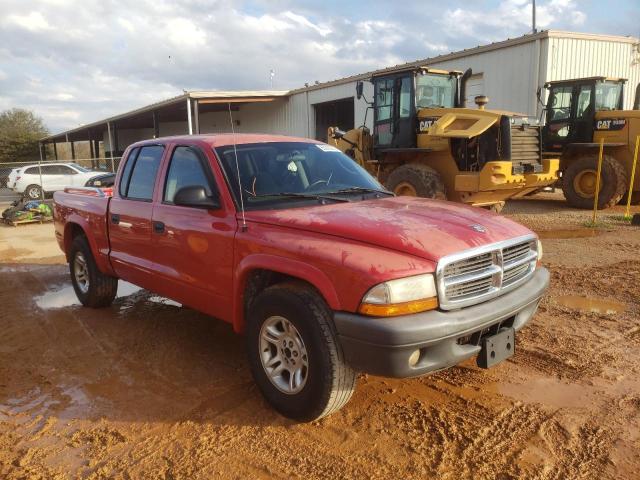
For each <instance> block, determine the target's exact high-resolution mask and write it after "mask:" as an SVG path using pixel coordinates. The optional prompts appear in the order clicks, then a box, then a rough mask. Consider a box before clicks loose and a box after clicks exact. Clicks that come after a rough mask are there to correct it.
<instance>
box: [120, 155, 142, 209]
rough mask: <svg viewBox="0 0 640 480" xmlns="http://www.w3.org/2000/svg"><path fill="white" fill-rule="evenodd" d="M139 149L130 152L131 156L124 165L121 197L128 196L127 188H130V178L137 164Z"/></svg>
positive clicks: (121, 179)
mask: <svg viewBox="0 0 640 480" xmlns="http://www.w3.org/2000/svg"><path fill="white" fill-rule="evenodd" d="M139 151H140V149H139V148H134V149H133V150H131V151H130V152H129V156H128V157H127V161H126V162H125V164H124V170H123V171H122V177H121V178H120V188H119V191H120V196H121V197H126V196H127V187H128V186H129V178H130V177H131V169H132V168H133V164H134V163H136V157H137V156H138V152H139Z"/></svg>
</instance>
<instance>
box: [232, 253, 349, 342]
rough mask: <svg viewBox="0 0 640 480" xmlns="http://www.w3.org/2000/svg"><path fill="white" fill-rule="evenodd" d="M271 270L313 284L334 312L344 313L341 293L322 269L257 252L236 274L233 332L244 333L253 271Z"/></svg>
mask: <svg viewBox="0 0 640 480" xmlns="http://www.w3.org/2000/svg"><path fill="white" fill-rule="evenodd" d="M258 269H260V270H271V271H273V272H278V273H282V274H285V275H289V276H291V277H295V278H299V279H300V280H304V281H305V282H307V283H309V284H311V285H313V286H314V287H315V288H316V289H317V290H318V292H320V295H322V297H323V298H324V300H325V301H326V302H327V304H328V305H329V307H330V308H331V309H332V310H341V304H340V300H339V298H338V294H337V292H336V290H335V288H334V286H333V283H332V282H331V280H330V279H329V277H328V276H327V275H326V274H325V273H324V272H322V271H321V270H320V269H318V268H316V267H314V266H312V265H309V264H308V263H304V262H300V261H298V260H293V259H291V258H286V257H280V256H277V255H270V254H262V253H257V254H253V255H249V256H247V257H244V258H243V259H242V260H241V261H240V263H239V264H238V267H237V268H236V272H235V275H234V286H233V329H234V331H235V332H237V333H241V332H243V331H244V325H245V318H244V308H243V305H244V290H245V285H246V280H247V277H248V274H249V273H250V272H251V271H253V270H258Z"/></svg>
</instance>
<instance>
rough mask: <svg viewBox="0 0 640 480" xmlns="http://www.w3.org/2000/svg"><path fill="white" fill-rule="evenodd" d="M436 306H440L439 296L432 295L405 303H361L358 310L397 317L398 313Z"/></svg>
mask: <svg viewBox="0 0 640 480" xmlns="http://www.w3.org/2000/svg"><path fill="white" fill-rule="evenodd" d="M436 308H438V298H437V297H432V298H425V299H422V300H413V301H411V302H404V303H390V304H375V303H361V304H360V307H359V308H358V312H360V313H362V314H363V315H369V316H371V317H397V316H398V315H408V314H411V313H420V312H424V311H426V310H433V309H436Z"/></svg>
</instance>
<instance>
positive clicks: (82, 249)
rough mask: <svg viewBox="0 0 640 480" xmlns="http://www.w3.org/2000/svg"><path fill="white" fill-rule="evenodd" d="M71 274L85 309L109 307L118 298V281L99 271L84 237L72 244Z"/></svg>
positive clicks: (78, 237)
mask: <svg viewBox="0 0 640 480" xmlns="http://www.w3.org/2000/svg"><path fill="white" fill-rule="evenodd" d="M69 273H71V283H72V284H73V289H74V290H75V292H76V296H77V297H78V300H80V303H82V305H84V306H85V307H91V308H101V307H108V306H109V305H111V303H112V302H113V299H114V298H116V293H117V292H118V279H117V278H115V277H111V276H109V275H105V274H104V273H102V272H101V271H100V270H99V269H98V266H97V265H96V261H95V259H94V258H93V253H92V252H91V247H90V246H89V242H88V241H87V238H86V237H85V236H84V235H78V236H77V237H76V238H74V239H73V242H72V244H71V249H70V251H69Z"/></svg>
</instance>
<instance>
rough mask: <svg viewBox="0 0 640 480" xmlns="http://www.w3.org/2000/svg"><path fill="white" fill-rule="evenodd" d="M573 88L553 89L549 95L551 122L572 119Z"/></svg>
mask: <svg viewBox="0 0 640 480" xmlns="http://www.w3.org/2000/svg"><path fill="white" fill-rule="evenodd" d="M572 92H573V86H565V87H560V86H557V87H553V88H552V89H551V94H550V95H549V118H548V120H549V121H552V120H565V119H568V118H569V117H571V94H572Z"/></svg>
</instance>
